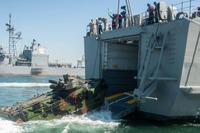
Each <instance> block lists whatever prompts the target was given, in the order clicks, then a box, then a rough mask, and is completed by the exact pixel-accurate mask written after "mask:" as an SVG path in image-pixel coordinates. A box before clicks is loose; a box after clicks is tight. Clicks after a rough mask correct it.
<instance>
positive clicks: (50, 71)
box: [0, 15, 85, 76]
mask: <svg viewBox="0 0 200 133" xmlns="http://www.w3.org/2000/svg"><path fill="white" fill-rule="evenodd" d="M6 26H7V31H8V32H9V50H8V52H6V51H5V50H3V47H0V75H1V76H5V75H46V76H47V75H52V76H54V75H55V76H56V75H63V74H70V75H79V76H84V74H85V73H84V58H82V59H81V60H78V61H77V66H75V67H73V66H72V64H69V63H58V62H56V63H50V62H49V55H48V54H47V53H46V49H44V48H43V47H42V46H41V45H40V44H39V43H37V42H36V40H35V39H33V42H32V43H31V46H24V49H23V52H22V53H21V54H20V55H18V54H17V47H16V43H17V42H18V41H19V40H20V39H22V38H21V32H17V33H15V28H14V26H12V23H11V15H10V16H9V23H7V24H6Z"/></svg>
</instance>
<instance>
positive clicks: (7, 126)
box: [0, 118, 23, 133]
mask: <svg viewBox="0 0 200 133" xmlns="http://www.w3.org/2000/svg"><path fill="white" fill-rule="evenodd" d="M0 132H1V133H22V132H23V128H22V127H21V126H20V125H17V124H16V123H15V122H12V121H8V120H4V119H1V118H0Z"/></svg>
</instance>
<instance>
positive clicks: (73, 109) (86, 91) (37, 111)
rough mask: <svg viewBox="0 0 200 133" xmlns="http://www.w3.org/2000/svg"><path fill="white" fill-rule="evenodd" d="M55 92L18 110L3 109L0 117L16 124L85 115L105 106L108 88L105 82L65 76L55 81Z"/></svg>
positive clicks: (21, 106) (17, 106)
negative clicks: (69, 115)
mask: <svg viewBox="0 0 200 133" xmlns="http://www.w3.org/2000/svg"><path fill="white" fill-rule="evenodd" d="M49 82H50V83H51V85H50V88H51V91H50V92H48V93H46V94H42V95H40V96H37V97H33V98H31V99H30V100H28V101H25V102H22V103H18V104H16V105H15V106H10V107H4V108H1V109H0V116H2V117H4V118H7V119H9V120H12V121H16V122H25V121H29V120H51V119H55V118H60V117H62V116H64V115H67V114H84V113H86V112H88V111H91V110H93V109H97V108H98V107H100V106H101V105H102V104H103V103H104V98H105V90H106V86H105V84H104V82H103V80H91V81H86V80H83V79H81V78H78V77H72V76H69V75H64V76H63V80H61V79H60V80H59V81H53V80H49Z"/></svg>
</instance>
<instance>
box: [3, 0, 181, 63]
mask: <svg viewBox="0 0 200 133" xmlns="http://www.w3.org/2000/svg"><path fill="white" fill-rule="evenodd" d="M124 1H125V0H121V3H124ZM130 1H131V6H132V10H133V14H136V13H140V12H143V11H145V10H146V3H153V2H154V1H155V0H130ZM181 1H182V0H166V2H167V3H168V4H172V3H177V2H181ZM122 5H123V4H122ZM108 9H110V10H111V11H113V12H115V11H116V9H117V0H0V45H3V47H5V48H8V33H7V32H6V31H5V30H6V27H5V23H7V22H8V14H9V13H12V18H13V19H12V20H13V24H14V26H15V28H16V29H17V31H21V32H22V37H23V40H21V41H20V42H19V43H18V44H17V45H18V51H19V50H20V49H21V50H22V49H23V46H24V45H26V44H30V43H31V41H32V39H33V38H35V39H36V40H37V41H38V42H39V43H41V44H42V45H43V46H44V47H45V48H47V49H48V53H49V54H50V58H51V60H55V59H59V61H63V62H72V63H75V62H76V60H77V59H79V58H81V56H82V55H83V54H84V41H83V37H84V36H85V34H86V26H87V24H88V23H89V21H90V19H91V18H97V17H108V16H107V12H108Z"/></svg>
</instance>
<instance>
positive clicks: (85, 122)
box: [0, 111, 119, 133]
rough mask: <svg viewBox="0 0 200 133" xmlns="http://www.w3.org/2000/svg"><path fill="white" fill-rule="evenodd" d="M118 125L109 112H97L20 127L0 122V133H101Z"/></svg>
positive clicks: (24, 124)
mask: <svg viewBox="0 0 200 133" xmlns="http://www.w3.org/2000/svg"><path fill="white" fill-rule="evenodd" d="M4 122H5V123H8V124H7V126H2V124H1V123H4ZM118 125H119V122H117V121H114V120H112V119H111V112H109V111H99V112H92V113H89V114H87V115H80V116H77V115H67V116H65V117H63V118H61V119H56V120H51V121H30V122H27V123H23V124H21V125H17V124H16V123H14V122H10V121H6V120H0V131H4V132H1V133H10V132H12V133H68V132H76V133H78V132H80V133H83V132H89V133H94V132H95V133H98V132H100V133H102V132H110V131H113V130H115V128H116V127H117V126H118ZM12 129H14V131H12ZM9 131H10V132H9Z"/></svg>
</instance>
